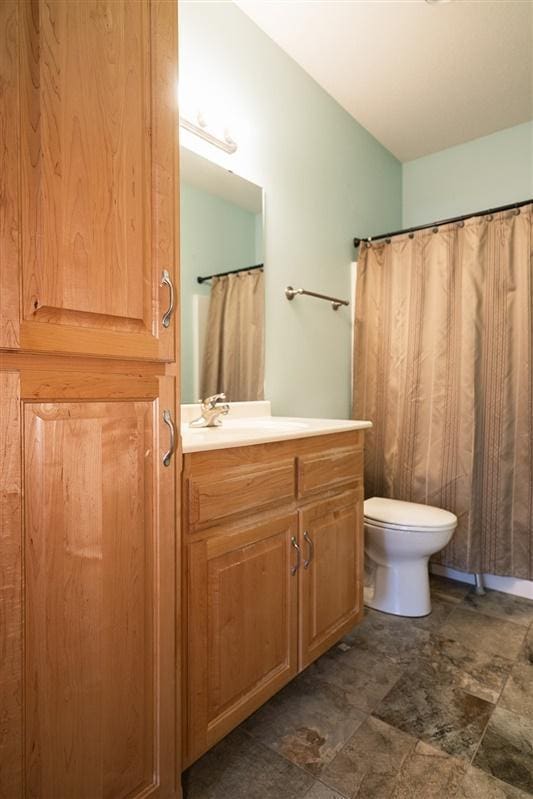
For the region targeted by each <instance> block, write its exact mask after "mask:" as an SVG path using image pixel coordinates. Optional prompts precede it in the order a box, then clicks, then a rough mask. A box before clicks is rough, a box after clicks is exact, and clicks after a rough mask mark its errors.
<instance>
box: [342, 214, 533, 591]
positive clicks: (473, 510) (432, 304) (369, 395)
mask: <svg viewBox="0 0 533 799" xmlns="http://www.w3.org/2000/svg"><path fill="white" fill-rule="evenodd" d="M532 218H533V206H531V205H528V206H524V207H522V208H521V209H519V210H518V209H517V210H515V211H511V212H509V211H507V212H501V213H499V214H496V215H494V217H488V216H487V217H477V218H474V219H470V220H468V221H466V222H464V223H458V224H450V225H446V226H442V227H439V228H434V229H432V230H429V231H420V232H417V233H415V234H414V235H413V234H411V235H410V236H408V235H403V236H399V237H396V238H393V239H392V240H389V242H387V243H376V244H370V245H369V244H366V245H362V247H361V251H360V257H359V262H358V275H357V301H356V325H355V349H354V352H355V353H356V354H355V368H354V378H355V379H354V414H355V417H356V418H359V419H370V420H371V421H372V422H373V423H374V428H373V430H372V431H371V432H369V434H368V437H367V448H366V469H365V481H366V487H365V488H366V493H367V496H384V497H394V498H396V499H404V500H408V501H413V502H422V503H427V504H431V505H437V506H440V507H442V508H446V509H448V510H451V511H453V512H454V513H456V514H457V516H458V518H459V524H458V529H457V532H456V534H455V536H454V538H453V540H452V542H451V543H450V545H449V546H448V547H447V548H446V549H445V550H444V551H443V552H442V553H441V554H440V555H439V556H437V558H436V560H437V561H438V562H440V563H441V564H443V565H446V566H450V567H452V568H456V569H460V570H463V571H467V572H486V573H491V574H499V575H512V576H515V577H520V578H525V579H532V578H533V474H532V451H533V434H532V424H533V385H532V384H533V367H532V358H533V352H532V337H533V319H532V235H531V225H532Z"/></svg>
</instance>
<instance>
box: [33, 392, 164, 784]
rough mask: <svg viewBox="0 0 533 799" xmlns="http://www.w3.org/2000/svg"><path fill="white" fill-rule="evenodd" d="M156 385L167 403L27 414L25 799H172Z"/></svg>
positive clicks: (77, 405)
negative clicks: (158, 395) (148, 798)
mask: <svg viewBox="0 0 533 799" xmlns="http://www.w3.org/2000/svg"><path fill="white" fill-rule="evenodd" d="M162 382H163V383H166V385H165V386H164V389H163V394H162V396H161V401H159V400H158V399H157V398H154V399H153V400H151V401H150V400H146V401H137V402H136V401H134V400H130V401H123V400H122V401H117V402H96V401H95V402H89V401H88V402H51V403H32V402H28V403H25V406H24V461H25V525H26V535H25V584H26V590H25V664H26V672H25V675H24V676H25V716H26V730H25V738H26V746H25V751H26V764H25V767H26V774H27V795H28V796H32V797H39V799H57V797H59V796H61V797H65V799H67V797H72V799H74V797H75V798H76V799H97V798H98V797H102V799H103V797H109V799H118V797H126V796H127V797H141V796H142V797H149V796H150V797H152V796H153V797H156V796H157V797H163V796H164V797H167V796H168V797H170V796H173V795H174V779H175V778H174V774H173V771H174V767H173V763H174V760H173V753H172V751H171V747H172V741H173V733H174V718H175V715H174V684H175V674H174V663H173V657H174V632H173V628H174V621H173V619H174V608H175V605H174V562H173V558H174V534H173V518H174V513H175V509H174V485H173V482H174V465H172V466H171V467H170V468H168V469H165V468H164V467H162V466H161V452H162V450H163V449H165V448H166V444H167V433H166V427H165V426H164V425H163V424H162V422H161V421H160V419H161V405H162V404H163V403H164V405H165V407H173V401H174V398H173V386H172V380H171V379H168V378H167V379H166V380H164V381H162ZM167 403H168V404H167ZM160 437H161V442H160Z"/></svg>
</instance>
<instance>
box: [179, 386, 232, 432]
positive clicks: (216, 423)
mask: <svg viewBox="0 0 533 799" xmlns="http://www.w3.org/2000/svg"><path fill="white" fill-rule="evenodd" d="M225 399H226V395H225V394H213V396H212V397H207V398H206V399H204V400H202V401H201V405H200V407H201V410H202V415H201V416H199V417H198V419H194V420H193V421H192V422H189V427H220V425H221V424H222V419H221V418H220V417H221V416H226V414H227V413H229V405H228V404H227V402H223V404H221V405H219V402H222V401H223V400H225Z"/></svg>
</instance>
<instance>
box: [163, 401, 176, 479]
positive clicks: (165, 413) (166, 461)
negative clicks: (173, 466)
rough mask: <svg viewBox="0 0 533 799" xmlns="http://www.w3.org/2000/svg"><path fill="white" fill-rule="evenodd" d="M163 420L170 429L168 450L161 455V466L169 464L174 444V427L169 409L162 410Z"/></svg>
mask: <svg viewBox="0 0 533 799" xmlns="http://www.w3.org/2000/svg"><path fill="white" fill-rule="evenodd" d="M163 421H164V423H165V424H166V425H168V428H169V430H170V445H169V448H168V450H167V451H166V452H165V454H164V455H163V466H170V461H171V460H172V456H173V455H174V448H175V446H176V428H175V426H174V422H173V421H172V414H171V413H170V411H163Z"/></svg>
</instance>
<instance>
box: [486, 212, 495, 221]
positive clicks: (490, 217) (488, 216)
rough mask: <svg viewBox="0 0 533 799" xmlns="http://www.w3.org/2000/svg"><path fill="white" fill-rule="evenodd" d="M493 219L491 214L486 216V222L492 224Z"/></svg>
mask: <svg viewBox="0 0 533 799" xmlns="http://www.w3.org/2000/svg"><path fill="white" fill-rule="evenodd" d="M493 219H494V217H493V216H492V214H487V222H492V220H493Z"/></svg>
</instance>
